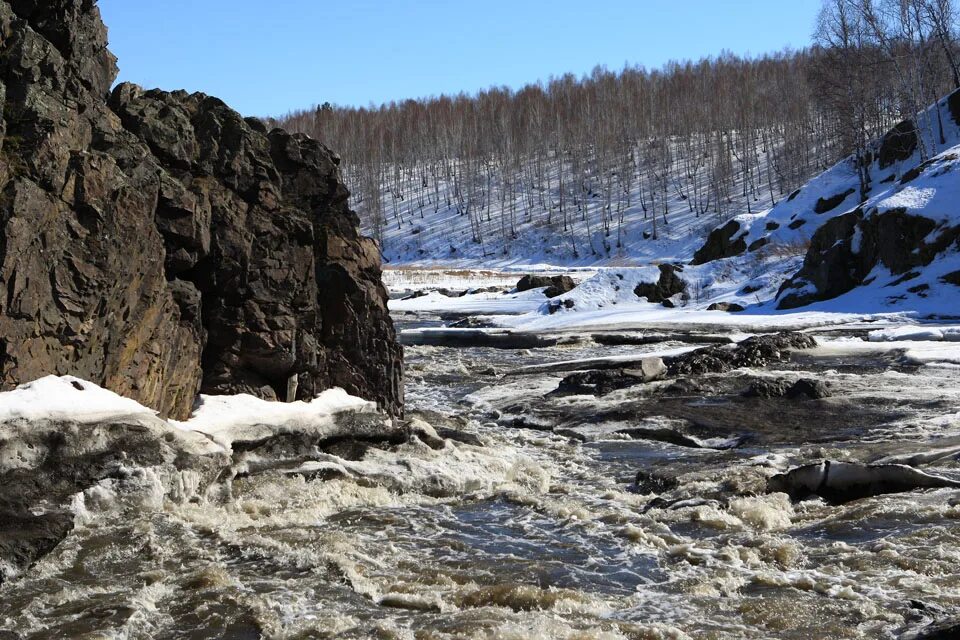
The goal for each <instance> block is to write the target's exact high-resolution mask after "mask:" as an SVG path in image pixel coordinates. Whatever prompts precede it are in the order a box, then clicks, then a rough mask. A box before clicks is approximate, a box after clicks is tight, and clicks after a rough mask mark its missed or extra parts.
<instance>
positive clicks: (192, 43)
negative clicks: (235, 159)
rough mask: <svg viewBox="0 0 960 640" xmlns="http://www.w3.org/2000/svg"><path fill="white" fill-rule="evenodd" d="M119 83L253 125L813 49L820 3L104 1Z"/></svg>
mask: <svg viewBox="0 0 960 640" xmlns="http://www.w3.org/2000/svg"><path fill="white" fill-rule="evenodd" d="M99 6H100V10H101V12H102V13H103V17H104V20H105V21H106V23H107V26H108V27H109V28H110V46H111V49H112V50H113V52H114V54H116V55H117V56H118V57H119V58H120V79H121V80H129V81H131V82H136V83H137V84H141V85H144V86H146V87H160V88H163V89H178V88H182V89H187V90H190V91H198V90H203V91H204V92H206V93H209V94H211V95H216V96H217V97H220V98H222V99H223V100H224V101H226V102H227V103H228V104H230V105H231V106H233V107H234V108H236V109H237V110H239V111H241V112H242V113H243V114H244V115H257V116H269V115H281V114H283V113H285V112H287V111H289V110H291V109H296V108H305V107H309V106H311V105H314V104H320V103H323V102H326V101H329V102H331V103H335V104H341V105H356V106H366V105H369V104H371V103H373V104H380V103H382V102H388V101H390V100H401V99H405V98H419V97H425V96H430V95H438V94H440V93H459V92H460V91H466V92H470V93H472V92H474V91H477V90H479V89H483V88H487V87H490V86H493V85H498V86H502V85H506V86H509V87H513V88H516V87H519V86H522V85H523V84H526V83H528V82H535V81H536V80H538V79H543V80H546V79H547V78H548V77H549V76H551V75H560V74H563V73H566V72H572V73H574V74H577V75H580V74H583V73H587V72H589V71H590V70H591V69H592V68H593V67H594V66H596V65H598V64H600V65H605V66H607V67H609V68H610V69H619V68H622V67H623V65H624V64H625V63H630V64H642V65H644V66H646V67H658V66H660V65H662V64H663V63H665V62H667V61H669V60H682V59H688V58H693V59H697V58H700V57H703V56H708V55H716V54H718V53H720V52H721V51H722V50H724V49H728V50H730V51H733V52H734V53H739V54H746V53H751V54H758V53H764V52H768V51H776V50H780V49H783V48H784V47H788V46H789V47H793V48H802V47H804V46H807V45H808V44H809V42H810V36H811V33H812V31H813V23H814V19H815V16H816V13H817V10H818V8H819V6H820V0H379V1H378V0H332V1H331V0H100V2H99Z"/></svg>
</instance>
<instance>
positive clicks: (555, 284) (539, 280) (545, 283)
mask: <svg viewBox="0 0 960 640" xmlns="http://www.w3.org/2000/svg"><path fill="white" fill-rule="evenodd" d="M576 286H577V283H576V282H574V281H573V278H571V277H570V276H542V275H526V276H523V277H522V278H520V281H519V282H518V283H517V291H529V290H531V289H540V288H542V287H546V289H545V290H544V292H543V295H545V296H546V297H548V298H556V297H557V296H562V295H563V294H565V293H569V292H570V291H572V290H573V289H574V287H576Z"/></svg>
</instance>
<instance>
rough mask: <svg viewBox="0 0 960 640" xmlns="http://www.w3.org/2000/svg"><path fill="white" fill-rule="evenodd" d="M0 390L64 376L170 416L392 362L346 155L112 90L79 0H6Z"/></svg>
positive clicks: (102, 34)
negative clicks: (220, 399) (344, 167)
mask: <svg viewBox="0 0 960 640" xmlns="http://www.w3.org/2000/svg"><path fill="white" fill-rule="evenodd" d="M0 34H3V37H2V39H0V101H2V102H3V116H2V118H0V145H2V146H0V260H2V262H0V287H2V290H3V293H4V295H2V296H0V336H2V343H0V384H2V387H3V388H10V387H12V386H14V385H16V384H17V383H20V382H24V381H27V380H30V379H34V378H37V377H40V376H41V375H45V374H50V373H53V374H61V375H62V374H72V375H76V376H78V377H82V378H86V379H89V380H91V381H93V382H96V383H98V384H100V385H102V386H105V387H107V388H109V389H111V390H113V391H115V392H117V393H120V394H123V395H126V396H129V397H131V398H134V399H136V400H138V401H139V402H141V403H143V404H145V405H148V406H150V407H153V408H156V409H158V410H160V411H161V412H162V413H163V414H164V415H171V416H174V417H184V416H186V415H187V414H188V413H189V411H190V409H191V406H192V404H193V402H194V399H195V397H196V394H197V392H198V391H200V390H202V391H204V392H206V393H236V392H247V393H252V394H254V395H257V396H260V397H263V398H268V399H278V400H292V399H303V398H308V397H312V396H313V395H315V394H316V393H317V392H319V391H321V390H323V389H326V388H329V387H332V386H341V387H343V388H345V389H346V390H347V391H349V392H351V393H354V394H357V395H360V396H364V397H366V398H369V399H371V400H376V401H377V402H378V403H380V405H381V406H382V407H384V408H385V409H387V410H389V411H392V412H399V411H400V407H401V405H402V400H403V398H402V387H401V375H402V352H401V350H400V347H399V346H398V345H397V343H396V340H395V334H394V330H393V326H392V323H391V321H390V318H389V315H388V313H387V310H386V299H387V296H386V293H385V291H384V289H383V287H382V285H381V283H380V260H379V254H378V251H377V249H376V247H375V245H374V244H373V242H372V241H371V240H369V239H367V238H363V237H362V236H360V234H359V232H358V230H357V226H358V222H359V221H358V219H357V217H356V215H355V214H354V213H353V212H352V211H350V210H349V208H348V206H347V197H348V192H347V190H346V188H345V187H344V185H343V182H342V180H341V177H340V172H339V169H338V163H339V159H338V158H337V156H335V155H334V154H333V153H332V152H330V150H328V149H327V148H326V147H324V146H323V145H322V144H320V143H319V142H316V141H313V140H310V139H308V138H306V137H304V136H299V135H298V136H292V135H289V134H287V133H285V132H283V131H281V130H274V131H272V132H269V133H268V132H267V131H266V128H265V127H264V126H263V124H262V123H260V122H259V121H257V120H254V119H244V118H242V117H241V116H240V115H239V114H237V113H236V112H234V111H232V110H231V109H229V108H228V107H227V106H226V105H224V104H223V103H222V102H221V101H219V100H217V99H216V98H212V97H208V96H206V95H203V94H193V95H189V94H187V93H185V92H172V93H168V92H163V91H144V90H142V89H140V88H139V87H136V86H133V85H129V84H124V85H120V86H119V87H117V88H116V89H115V90H114V91H113V93H112V95H109V97H108V93H109V88H110V85H111V83H112V82H113V79H114V78H115V76H116V64H115V59H114V58H113V56H112V55H111V54H110V53H109V51H108V50H107V49H106V42H107V34H106V28H105V27H104V25H103V24H102V22H101V20H100V16H99V12H98V10H97V9H96V7H95V6H94V4H93V3H92V2H89V1H87V0H54V1H52V2H42V3H41V2H38V1H36V0H17V1H14V2H11V1H10V0H0Z"/></svg>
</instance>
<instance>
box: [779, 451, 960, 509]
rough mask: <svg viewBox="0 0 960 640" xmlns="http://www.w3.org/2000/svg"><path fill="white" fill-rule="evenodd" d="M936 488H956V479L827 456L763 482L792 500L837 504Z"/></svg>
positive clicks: (957, 484)
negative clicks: (810, 500) (820, 461)
mask: <svg viewBox="0 0 960 640" xmlns="http://www.w3.org/2000/svg"><path fill="white" fill-rule="evenodd" d="M940 488H960V481H958V480H952V479H950V478H943V477H940V476H935V475H931V474H928V473H924V472H923V471H919V470H917V469H914V468H912V467H907V466H904V465H899V464H878V465H869V464H860V463H855V462H831V461H829V460H827V461H825V462H822V463H819V464H810V465H806V466H803V467H798V468H796V469H792V470H791V471H789V472H787V473H783V474H778V475H775V476H773V477H772V478H770V480H769V481H768V482H767V491H768V492H771V493H786V494H788V495H789V496H790V497H791V498H793V499H794V500H800V499H803V498H806V497H809V496H812V495H816V496H820V497H821V498H824V499H825V500H828V501H829V502H833V503H837V504H839V503H844V502H850V501H852V500H859V499H861V498H867V497H871V496H877V495H883V494H887V493H903V492H906V491H914V490H917V489H940Z"/></svg>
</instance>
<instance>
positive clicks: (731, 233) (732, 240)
mask: <svg viewBox="0 0 960 640" xmlns="http://www.w3.org/2000/svg"><path fill="white" fill-rule="evenodd" d="M739 231H740V223H739V222H737V221H736V220H731V221H730V222H728V223H727V224H725V225H723V226H722V227H719V228H717V229H714V230H713V231H711V232H710V235H709V236H707V241H706V242H705V243H704V245H703V246H702V247H700V249H699V250H698V251H697V252H696V253H694V254H693V264H706V263H708V262H713V261H714V260H720V259H721V258H731V257H733V256H738V255H740V254H741V253H743V252H744V251H746V250H747V241H746V240H745V237H746V235H747V234H746V232H743V233H740V234H739V235H738V232H739Z"/></svg>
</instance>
